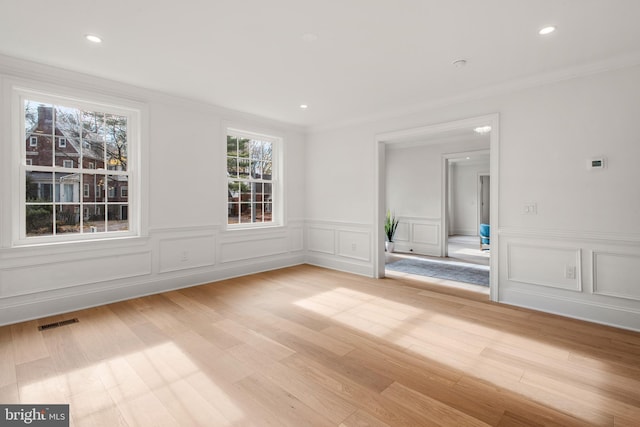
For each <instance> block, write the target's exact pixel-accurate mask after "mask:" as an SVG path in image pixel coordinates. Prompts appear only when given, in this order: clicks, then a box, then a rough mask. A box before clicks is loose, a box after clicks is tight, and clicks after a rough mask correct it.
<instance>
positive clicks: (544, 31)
mask: <svg viewBox="0 0 640 427" xmlns="http://www.w3.org/2000/svg"><path fill="white" fill-rule="evenodd" d="M555 30H556V27H554V26H553V25H550V26H548V27H544V28H541V29H540V31H538V34H540V35H541V36H546V35H547V34H551V33H553V32H554V31H555Z"/></svg>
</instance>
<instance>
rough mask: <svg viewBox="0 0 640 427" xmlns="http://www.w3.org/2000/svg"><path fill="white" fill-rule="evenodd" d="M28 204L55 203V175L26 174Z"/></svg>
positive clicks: (45, 173) (26, 198) (44, 173)
mask: <svg viewBox="0 0 640 427" xmlns="http://www.w3.org/2000/svg"><path fill="white" fill-rule="evenodd" d="M25 190H26V197H25V200H26V201H27V203H33V202H36V203H41V202H51V201H53V174H52V173H51V172H27V173H26V189H25Z"/></svg>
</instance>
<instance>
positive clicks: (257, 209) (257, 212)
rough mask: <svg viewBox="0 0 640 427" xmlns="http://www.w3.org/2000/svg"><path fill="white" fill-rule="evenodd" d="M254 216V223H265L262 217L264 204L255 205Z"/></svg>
mask: <svg viewBox="0 0 640 427" xmlns="http://www.w3.org/2000/svg"><path fill="white" fill-rule="evenodd" d="M253 215H254V218H255V219H254V222H263V221H264V218H263V215H262V203H254V204H253Z"/></svg>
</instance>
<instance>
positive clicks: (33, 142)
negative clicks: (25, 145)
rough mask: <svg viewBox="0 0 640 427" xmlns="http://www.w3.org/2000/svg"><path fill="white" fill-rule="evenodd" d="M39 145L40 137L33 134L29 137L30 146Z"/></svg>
mask: <svg viewBox="0 0 640 427" xmlns="http://www.w3.org/2000/svg"><path fill="white" fill-rule="evenodd" d="M37 146H38V137H37V136H31V137H29V147H37Z"/></svg>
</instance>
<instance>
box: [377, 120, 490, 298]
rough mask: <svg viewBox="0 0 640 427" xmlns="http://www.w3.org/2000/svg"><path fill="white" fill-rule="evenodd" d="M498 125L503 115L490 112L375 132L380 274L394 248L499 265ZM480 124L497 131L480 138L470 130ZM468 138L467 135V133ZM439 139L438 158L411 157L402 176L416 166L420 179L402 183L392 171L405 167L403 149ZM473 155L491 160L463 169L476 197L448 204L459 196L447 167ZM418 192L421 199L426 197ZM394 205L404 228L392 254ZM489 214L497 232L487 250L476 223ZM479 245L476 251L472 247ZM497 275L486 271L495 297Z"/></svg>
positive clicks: (405, 254) (459, 263)
mask: <svg viewBox="0 0 640 427" xmlns="http://www.w3.org/2000/svg"><path fill="white" fill-rule="evenodd" d="M498 125H499V123H498V115H497V114H492V115H488V116H481V117H475V118H470V119H465V120H459V121H454V122H448V123H441V124H437V125H432V126H426V127H421V128H414V129H406V130H402V131H395V132H389V133H384V134H379V135H377V136H376V144H377V151H376V154H377V155H376V163H377V177H376V178H377V179H376V189H377V191H376V195H377V207H378V209H377V212H376V221H377V224H378V226H377V227H376V235H375V241H376V245H375V248H376V250H375V259H374V261H375V267H376V277H385V275H386V271H385V267H386V263H387V261H388V260H389V255H391V256H392V258H391V259H397V258H417V259H424V260H429V261H434V262H440V263H442V262H445V263H449V264H454V267H460V268H464V267H466V266H465V265H464V264H474V265H476V266H478V265H483V264H484V266H485V267H486V268H487V269H489V267H490V269H491V270H492V271H493V272H497V271H498V268H497V267H498V259H499V258H498V256H497V252H498V249H497V248H498V245H497V243H498V242H497V233H495V230H497V226H498V215H497V213H498V209H497V207H498V191H497V190H498V182H499V178H498V159H499V151H498V148H499V147H498V132H497V130H498ZM481 127H482V128H485V127H490V128H489V129H492V131H491V132H488V133H486V134H485V135H484V138H485V139H484V140H483V143H481V144H478V145H477V146H476V145H474V144H473V141H472V140H473V138H472V137H470V135H475V134H473V130H474V129H477V128H481ZM469 132H471V133H469ZM476 136H477V135H476ZM463 138H467V140H465V141H462V139H463ZM436 145H438V146H439V149H441V150H442V151H441V153H440V154H439V155H438V156H437V157H438V159H440V160H437V159H436V160H435V164H434V163H433V162H434V160H433V158H431V160H430V161H428V162H424V163H425V164H424V165H419V164H417V163H415V161H414V160H408V161H407V162H408V163H409V164H410V165H407V167H405V169H404V170H403V171H402V172H401V173H400V175H404V176H405V179H411V177H410V175H411V174H412V173H414V172H415V181H416V182H419V184H417V186H413V187H412V186H411V185H410V186H409V187H410V188H399V187H398V185H397V182H394V178H393V177H394V176H395V174H396V172H397V171H398V170H399V169H398V168H399V167H400V168H402V166H399V165H402V163H401V162H402V160H400V161H399V160H398V158H399V155H398V153H400V152H401V151H400V150H403V149H411V148H413V149H416V147H427V146H436ZM474 147H476V148H474ZM432 148H433V147H429V148H426V149H425V150H426V151H428V150H431V149H432ZM461 148H462V150H461ZM418 149H420V148H418ZM465 150H466V151H465ZM474 156H476V157H477V156H484V160H485V161H486V163H484V165H485V166H484V167H480V166H477V167H476V168H475V169H473V168H467V169H466V170H464V174H467V175H468V174H472V182H471V184H470V185H466V186H465V188H464V192H466V193H470V194H471V195H472V199H473V200H472V201H470V200H471V199H467V204H468V206H466V208H467V209H465V212H464V214H461V212H458V211H453V210H451V209H450V208H451V207H450V204H451V203H453V202H455V197H457V196H454V195H452V194H451V193H450V185H452V184H454V181H455V179H456V175H452V172H451V170H450V168H454V169H455V168H456V167H458V166H456V163H460V167H458V169H459V170H461V171H462V170H463V169H465V168H464V167H462V164H463V163H464V162H463V160H464V161H466V160H471V159H467V157H474ZM407 158H409V159H411V158H414V159H415V158H416V156H413V157H412V155H411V154H409V155H408V157H407ZM476 161H479V160H478V159H476ZM425 170H431V171H432V172H430V174H429V175H428V177H426V176H424V171H425ZM433 171H436V172H433ZM434 173H435V175H434ZM407 176H409V177H408V178H407ZM429 181H431V182H429ZM437 181H439V183H437ZM421 185H422V186H424V187H429V186H430V188H426V190H425V191H428V192H429V193H428V195H427V196H425V195H424V194H421V190H422V189H421V188H420V186H421ZM434 188H435V189H434ZM438 188H439V189H440V191H438ZM436 196H437V197H436ZM401 197H405V198H406V199H405V202H402V199H401ZM421 197H422V198H423V199H424V200H421ZM407 200H408V201H407ZM421 203H422V206H421V205H420V204H421ZM398 206H399V208H398ZM416 206H417V208H416ZM389 209H391V210H394V211H395V214H396V215H397V216H398V218H399V220H400V226H399V227H398V233H399V236H398V239H397V240H396V242H395V247H396V251H397V252H396V253H393V254H387V253H386V252H385V249H384V246H385V240H386V239H385V233H384V220H385V217H386V213H387V210H389ZM420 209H422V211H420ZM423 212H426V213H423ZM461 215H462V216H461ZM487 218H488V219H489V220H488V222H489V224H491V237H493V239H491V244H490V246H489V248H487V249H489V250H488V251H486V250H485V251H480V245H479V242H480V240H479V235H478V233H479V224H481V223H483V222H482V221H484V220H486V219H487ZM458 220H459V221H458ZM454 228H455V230H454ZM452 231H458V232H459V233H452ZM460 232H461V233H460ZM476 248H477V250H476V251H475V253H473V254H472V255H471V254H470V253H472V252H474V250H475V249H476ZM476 255H477V256H478V258H480V260H476V262H475V263H474V262H469V261H472V260H473V258H472V257H473V256H476ZM496 276H497V275H496V274H491V275H490V276H489V277H488V278H487V280H488V282H489V283H488V284H489V294H490V298H491V299H492V300H497V295H498V288H497V287H498V281H497V277H496Z"/></svg>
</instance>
